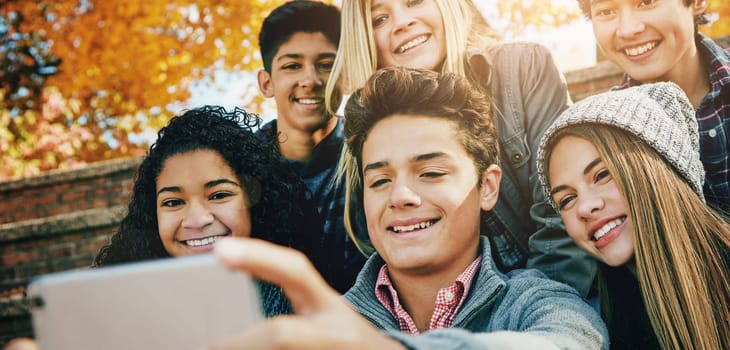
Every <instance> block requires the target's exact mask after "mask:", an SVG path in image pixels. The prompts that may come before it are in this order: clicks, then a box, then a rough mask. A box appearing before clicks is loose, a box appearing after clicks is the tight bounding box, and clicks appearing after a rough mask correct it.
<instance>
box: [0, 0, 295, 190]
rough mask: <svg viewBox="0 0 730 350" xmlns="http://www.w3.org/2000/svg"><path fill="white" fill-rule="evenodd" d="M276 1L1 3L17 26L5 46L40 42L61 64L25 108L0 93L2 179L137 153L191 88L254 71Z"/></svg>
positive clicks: (6, 90)
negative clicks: (224, 73) (145, 135)
mask: <svg viewBox="0 0 730 350" xmlns="http://www.w3.org/2000/svg"><path fill="white" fill-rule="evenodd" d="M280 3H281V1H276V0H257V1H248V2H241V1H238V0H235V1H234V0H195V1H193V0H177V1H159V0H128V1H123V2H121V1H93V0H53V1H50V0H43V1H40V2H39V1H37V0H10V1H5V2H3V4H2V7H1V8H0V16H2V18H4V21H6V22H8V21H11V20H12V19H17V21H16V22H17V23H15V22H14V25H15V27H12V28H11V29H9V30H8V32H9V34H7V33H6V35H5V38H6V39H4V40H6V41H7V38H8V37H14V36H17V35H21V36H28V37H35V38H38V42H39V44H43V45H47V48H48V50H49V53H52V54H53V55H55V57H60V58H61V59H62V63H61V64H60V65H59V66H58V69H59V71H58V72H57V74H54V75H51V76H47V77H45V76H44V77H43V78H44V79H43V82H42V86H43V87H44V89H42V91H41V93H40V94H37V95H34V96H28V97H29V99H30V100H32V102H30V104H27V105H25V106H20V107H13V106H10V104H11V103H13V101H12V99H11V96H12V95H13V94H14V93H15V92H13V91H12V89H13V87H9V86H8V84H3V85H1V86H0V100H2V102H0V103H2V105H0V107H2V108H1V109H0V113H1V114H0V118H1V120H2V122H3V123H2V124H0V135H1V136H2V140H1V141H0V150H2V159H0V161H1V163H2V164H1V165H0V177H2V178H7V177H13V176H20V175H29V174H33V173H37V172H38V171H42V170H48V169H53V168H57V167H68V166H73V165H74V164H82V163H86V162H91V161H96V160H101V159H109V158H115V157H121V156H129V155H136V154H141V153H142V152H144V150H145V149H146V147H147V145H146V144H144V143H136V142H135V138H134V135H135V134H138V133H141V132H142V131H144V130H148V129H150V128H151V129H155V130H156V129H159V127H160V126H162V125H164V124H165V123H166V122H167V120H169V118H170V116H171V114H173V113H175V112H177V111H169V110H168V109H167V107H168V106H170V104H171V103H174V102H181V101H185V100H186V99H187V98H188V97H189V86H190V84H191V83H192V82H194V81H196V80H200V79H201V78H203V77H208V78H211V77H212V76H213V74H212V72H213V71H214V70H217V69H223V70H229V71H247V70H253V69H255V68H257V67H258V66H259V65H260V63H259V62H257V55H256V51H257V50H256V48H257V45H256V32H257V28H258V26H259V24H260V23H261V21H262V19H263V17H264V16H265V15H266V14H267V13H268V12H269V11H270V9H272V8H273V7H275V6H276V5H278V4H280ZM6 27H7V26H6ZM3 47H7V46H6V45H3ZM23 59H24V60H27V57H24V58H23ZM2 68H5V66H3V67H2ZM3 70H4V69H3ZM28 76H30V75H28ZM3 80H5V78H3ZM33 86H35V85H33ZM56 131H57V132H56ZM74 131H75V132H74ZM130 136H131V137H130ZM61 150H66V151H68V152H64V153H61V152H60V151H61Z"/></svg>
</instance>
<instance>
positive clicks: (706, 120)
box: [616, 34, 730, 210]
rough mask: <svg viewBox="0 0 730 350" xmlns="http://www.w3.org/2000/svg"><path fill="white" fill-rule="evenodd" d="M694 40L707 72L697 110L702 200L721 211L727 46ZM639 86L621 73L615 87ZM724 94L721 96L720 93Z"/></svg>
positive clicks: (729, 201) (729, 128)
mask: <svg viewBox="0 0 730 350" xmlns="http://www.w3.org/2000/svg"><path fill="white" fill-rule="evenodd" d="M695 43H696V45H697V49H698V51H699V53H700V54H701V55H702V60H703V63H704V64H706V65H707V66H708V71H709V73H710V76H709V80H710V91H709V92H708V93H707V95H705V97H704V98H703V99H702V102H701V103H700V106H699V108H698V109H697V114H696V117H697V125H698V128H699V133H700V160H702V163H703V165H704V167H705V174H706V175H705V186H704V193H705V199H706V200H707V202H708V203H711V204H713V205H714V206H717V207H718V208H720V209H722V210H730V168H728V164H730V99H728V96H730V49H723V48H722V47H720V45H718V44H717V43H715V42H714V41H713V40H712V39H710V38H708V37H706V36H704V35H702V34H697V35H696V37H695ZM636 85H641V82H640V81H638V80H635V79H632V78H631V77H629V76H628V75H624V80H623V81H622V82H621V85H619V86H618V87H616V89H623V88H627V87H630V86H636ZM723 94H724V95H723Z"/></svg>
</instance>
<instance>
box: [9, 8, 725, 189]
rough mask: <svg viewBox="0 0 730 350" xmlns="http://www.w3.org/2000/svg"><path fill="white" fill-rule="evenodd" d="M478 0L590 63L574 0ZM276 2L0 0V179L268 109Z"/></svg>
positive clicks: (527, 33) (575, 60)
mask: <svg viewBox="0 0 730 350" xmlns="http://www.w3.org/2000/svg"><path fill="white" fill-rule="evenodd" d="M474 1H475V4H476V5H477V7H478V8H479V9H480V11H482V14H483V15H484V16H485V18H486V19H487V21H488V22H489V23H490V24H491V26H492V27H493V29H494V30H495V32H496V33H498V35H500V36H501V39H503V40H529V41H537V42H540V43H542V44H544V45H545V46H547V47H548V48H550V49H551V50H552V51H553V53H554V55H555V58H556V62H557V63H558V65H559V66H560V69H561V70H563V72H570V71H575V70H577V69H581V68H585V67H589V66H592V65H594V64H596V46H595V43H594V41H593V33H592V30H591V26H590V22H589V21H588V20H586V19H585V18H583V16H582V15H581V13H580V11H579V9H578V6H577V2H576V1H575V0H551V1H545V0H474ZM328 2H330V3H335V4H338V5H339V2H340V1H339V0H334V1H328ZM281 3H282V1H274V0H245V1H240V0H173V1H171V0H164V1H163V0H126V1H108V0H107V1H101V0H40V1H39V0H2V4H1V5H0V181H1V180H8V179H15V178H21V177H27V176H32V175H37V174H40V173H42V172H44V171H47V170H51V169H66V168H79V167H83V166H85V165H87V164H89V163H93V162H97V161H100V160H109V159H115V158H122V157H135V156H139V155H143V154H144V153H145V151H146V149H147V147H148V146H149V142H150V141H151V140H154V138H155V135H156V131H157V130H158V129H159V128H160V127H161V126H163V125H165V124H166V122H167V121H168V120H169V118H171V116H172V115H174V114H176V113H179V112H180V111H181V110H183V109H186V108H190V107H195V106H199V105H203V104H220V105H224V106H226V107H234V106H238V107H243V108H245V109H247V110H249V111H253V112H256V113H258V114H260V115H261V116H262V117H263V118H264V119H266V120H269V119H271V118H274V117H275V110H274V108H273V101H267V100H265V99H264V98H263V97H262V96H261V95H260V94H259V91H258V88H257V86H256V82H255V71H256V70H258V69H259V68H260V67H261V62H260V57H259V52H258V44H257V36H256V35H257V31H258V28H259V25H260V23H261V21H262V19H263V18H264V17H265V16H266V15H267V14H268V13H269V11H271V9H273V8H274V7H276V6H278V5H279V4H281ZM708 12H709V13H710V15H711V17H712V18H713V19H714V23H712V24H711V25H709V26H704V27H703V28H702V31H703V32H705V33H707V34H709V35H710V36H712V37H719V36H723V35H727V34H729V33H730V5H729V4H728V2H727V1H720V0H710V9H709V10H708Z"/></svg>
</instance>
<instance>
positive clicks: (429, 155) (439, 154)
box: [412, 152, 448, 162]
mask: <svg viewBox="0 0 730 350" xmlns="http://www.w3.org/2000/svg"><path fill="white" fill-rule="evenodd" d="M441 157H448V156H447V155H446V153H444V152H431V153H426V154H421V155H418V156H415V157H413V160H412V161H413V162H425V161H427V160H431V159H434V158H441Z"/></svg>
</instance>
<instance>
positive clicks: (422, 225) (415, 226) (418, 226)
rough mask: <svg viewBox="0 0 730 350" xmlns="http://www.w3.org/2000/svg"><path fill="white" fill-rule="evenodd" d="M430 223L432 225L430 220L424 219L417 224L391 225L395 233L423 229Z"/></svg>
mask: <svg viewBox="0 0 730 350" xmlns="http://www.w3.org/2000/svg"><path fill="white" fill-rule="evenodd" d="M431 225H432V222H431V221H424V222H421V223H418V224H413V225H408V226H393V232H395V233H401V232H410V231H413V230H420V229H424V228H426V227H429V226H431Z"/></svg>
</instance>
